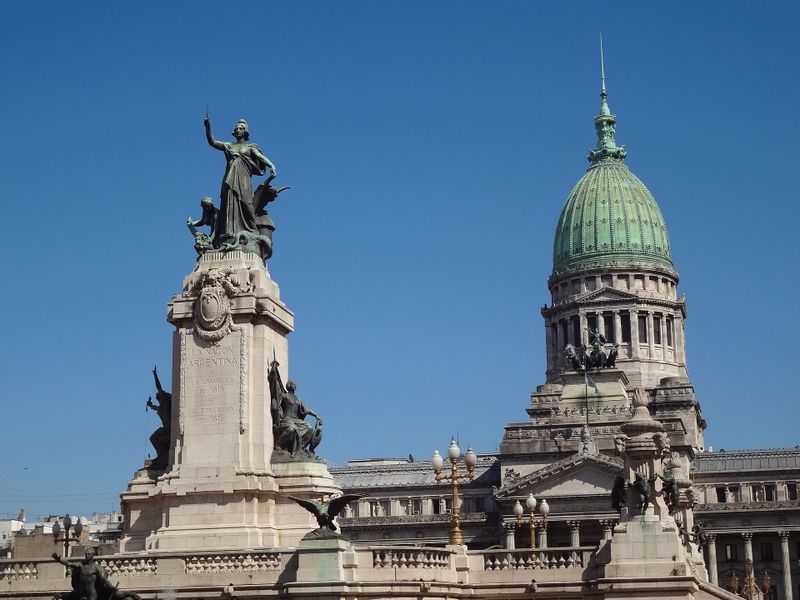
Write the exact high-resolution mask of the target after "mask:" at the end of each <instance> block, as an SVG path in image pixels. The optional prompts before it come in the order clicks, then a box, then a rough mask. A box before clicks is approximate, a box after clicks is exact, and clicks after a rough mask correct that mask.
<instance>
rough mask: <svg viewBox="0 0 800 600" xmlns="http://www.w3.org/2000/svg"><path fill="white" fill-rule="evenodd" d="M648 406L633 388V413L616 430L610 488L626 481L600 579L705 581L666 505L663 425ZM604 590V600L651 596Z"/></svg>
mask: <svg viewBox="0 0 800 600" xmlns="http://www.w3.org/2000/svg"><path fill="white" fill-rule="evenodd" d="M648 403H649V399H648V398H647V396H646V394H645V393H644V392H643V391H642V390H641V389H640V388H636V389H635V390H634V397H633V407H634V411H633V415H632V417H631V419H630V420H629V421H628V422H626V423H625V424H624V425H622V427H621V429H622V432H623V434H624V437H623V438H622V439H621V440H620V443H621V444H622V446H623V447H624V448H623V455H624V460H625V466H624V469H623V473H622V476H621V479H620V480H618V482H617V484H615V489H617V488H616V486H617V485H618V484H619V483H620V482H622V481H624V482H625V483H626V494H625V496H626V497H625V502H624V504H625V506H624V507H623V508H622V511H621V514H620V523H619V525H617V526H616V527H615V528H614V535H613V537H612V539H611V543H610V544H609V546H610V556H609V558H608V560H607V561H604V562H606V564H605V565H604V577H605V578H606V579H609V580H615V579H619V578H670V577H695V578H697V579H700V580H703V581H706V580H707V579H708V575H707V573H706V570H705V568H704V566H703V563H702V559H701V560H700V561H698V560H697V558H698V557H697V556H695V554H696V547H693V546H692V545H691V544H687V543H686V540H685V539H684V537H683V536H682V535H681V534H680V531H679V528H678V525H677V523H676V521H675V519H674V517H673V516H672V515H671V514H670V509H669V507H668V505H667V502H666V498H665V493H666V491H665V489H664V484H663V482H664V475H665V468H664V462H663V458H664V456H665V455H668V454H669V440H668V438H667V435H666V433H665V431H664V426H663V424H662V423H661V422H660V421H657V420H655V419H653V418H652V416H651V415H650V412H649V410H648V408H647V406H648ZM676 471H677V469H676ZM668 476H669V475H668ZM675 485H677V483H676V484H675ZM674 508H675V509H676V510H677V508H678V507H674ZM610 590H611V588H609V593H608V594H606V597H608V598H614V597H624V598H651V597H652V595H649V594H651V592H650V591H646V592H644V591H643V592H636V593H630V592H629V591H626V592H623V591H620V590H618V591H614V592H613V593H611V591H610Z"/></svg>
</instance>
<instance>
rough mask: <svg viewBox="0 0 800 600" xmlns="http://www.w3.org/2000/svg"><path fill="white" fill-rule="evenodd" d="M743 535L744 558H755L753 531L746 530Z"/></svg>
mask: <svg viewBox="0 0 800 600" xmlns="http://www.w3.org/2000/svg"><path fill="white" fill-rule="evenodd" d="M742 537H743V538H744V559H745V560H753V533H752V532H751V531H745V532H744V533H742Z"/></svg>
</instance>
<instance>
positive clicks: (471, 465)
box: [431, 439, 478, 546]
mask: <svg viewBox="0 0 800 600" xmlns="http://www.w3.org/2000/svg"><path fill="white" fill-rule="evenodd" d="M460 456H461V449H460V448H459V447H458V444H456V440H455V439H451V440H450V446H449V447H448V448H447V458H448V460H449V461H450V473H449V474H447V475H443V474H442V466H444V459H443V458H442V455H441V454H439V451H438V450H435V451H434V453H433V457H432V458H431V465H433V472H434V473H436V481H442V480H443V479H444V480H450V481H451V482H452V484H453V509H452V511H451V513H450V514H451V516H450V543H451V544H457V545H459V546H463V545H464V536H463V535H461V522H460V521H459V511H458V482H459V480H461V479H469V480H470V481H472V478H473V477H474V476H475V465H477V464H478V457H477V456H475V453H474V452H473V451H472V447H471V446H470V447H467V453H466V454H465V455H464V465H465V466H466V467H467V472H466V473H463V472H462V473H459V472H458V459H459V457H460Z"/></svg>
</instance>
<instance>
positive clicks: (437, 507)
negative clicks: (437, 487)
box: [433, 498, 442, 515]
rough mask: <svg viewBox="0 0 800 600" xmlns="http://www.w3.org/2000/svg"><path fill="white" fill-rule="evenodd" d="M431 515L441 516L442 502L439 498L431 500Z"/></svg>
mask: <svg viewBox="0 0 800 600" xmlns="http://www.w3.org/2000/svg"><path fill="white" fill-rule="evenodd" d="M433 514H435V515H440V514H442V500H441V498H434V499H433Z"/></svg>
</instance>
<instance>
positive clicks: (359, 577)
mask: <svg viewBox="0 0 800 600" xmlns="http://www.w3.org/2000/svg"><path fill="white" fill-rule="evenodd" d="M601 547H602V546H601ZM596 551H597V549H596V548H592V547H586V546H572V547H559V548H541V549H532V548H522V549H515V550H509V549H503V550H467V549H466V548H465V547H463V546H447V547H444V548H442V547H425V546H360V547H352V546H350V545H349V544H346V543H344V542H339V543H338V544H331V543H330V542H329V541H326V540H322V541H320V542H319V543H318V545H316V546H315V545H313V544H311V545H309V546H308V547H306V548H303V547H302V546H301V547H300V549H298V550H293V549H285V550H274V549H264V550H258V551H256V550H249V551H231V552H215V553H213V552H171V553H150V554H147V555H144V554H143V555H114V556H100V557H97V561H98V563H100V564H101V565H102V566H103V567H104V568H105V569H106V571H107V573H108V575H109V579H110V580H111V582H112V583H113V584H114V585H117V586H118V588H119V589H120V590H121V591H124V590H133V591H136V592H137V593H139V594H140V595H141V596H142V597H143V598H145V599H148V598H149V599H155V598H163V597H165V596H164V594H165V592H166V593H168V595H169V597H170V598H174V599H175V600H190V599H191V600H195V599H198V598H220V597H225V596H224V595H223V594H233V595H234V597H236V598H241V599H248V598H250V599H253V600H255V599H257V598H258V599H262V600H263V599H264V598H275V599H276V600H277V599H278V598H287V599H288V598H301V597H302V598H310V597H320V596H326V595H328V596H329V595H331V594H332V593H333V592H335V595H337V596H341V597H350V598H354V599H356V600H358V599H359V598H361V599H362V600H363V599H366V598H374V597H386V598H393V599H396V600H416V599H417V598H419V597H420V593H428V592H429V593H430V594H432V595H435V596H437V597H444V596H447V595H452V594H455V595H458V594H460V593H462V592H459V591H458V590H462V591H466V590H471V591H470V592H469V593H473V592H474V588H473V586H476V585H477V586H480V588H481V589H482V590H484V591H485V592H486V593H487V594H489V595H491V596H492V597H496V598H498V599H502V598H509V600H511V599H512V598H519V597H520V594H529V593H531V591H532V590H535V589H536V587H537V586H538V588H539V592H537V594H541V595H542V597H547V598H551V599H553V600H554V599H556V598H560V597H581V596H582V595H585V594H586V593H588V592H589V591H590V589H591V586H592V585H594V584H592V581H595V580H597V579H598V578H599V577H603V571H602V566H601V565H599V564H598V563H597V562H596V561H595V560H594V559H593V555H594V553H595V552H596ZM690 579H691V578H686V577H684V578H682V579H681V578H675V577H673V578H671V579H670V581H671V584H674V585H675V586H678V587H680V586H690V587H691V586H692V585H696V584H695V583H692V582H691V581H690ZM673 580H674V581H673ZM661 583H663V582H661ZM465 586H466V587H465ZM69 587H70V584H69V578H68V577H66V571H65V569H64V567H63V566H61V565H59V564H58V563H56V562H54V561H53V560H50V559H42V560H13V559H5V560H0V600H2V599H3V598H9V599H11V598H14V599H16V600H20V599H34V598H36V599H44V598H50V597H53V596H54V595H55V594H56V593H57V592H64V591H67V590H68V589H69ZM707 589H708V590H710V592H707V593H704V594H703V595H702V598H704V599H710V598H725V599H727V598H728V596H727V595H725V594H724V593H723V591H722V590H720V589H719V588H715V587H714V586H711V587H708V588H707ZM684 591H685V590H684Z"/></svg>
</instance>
